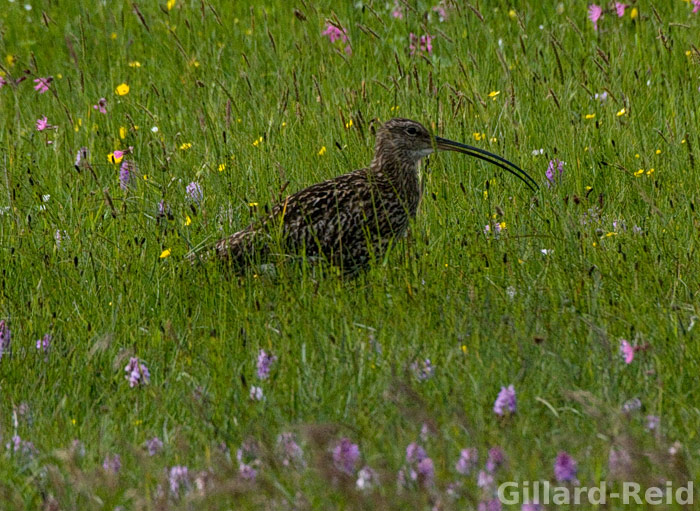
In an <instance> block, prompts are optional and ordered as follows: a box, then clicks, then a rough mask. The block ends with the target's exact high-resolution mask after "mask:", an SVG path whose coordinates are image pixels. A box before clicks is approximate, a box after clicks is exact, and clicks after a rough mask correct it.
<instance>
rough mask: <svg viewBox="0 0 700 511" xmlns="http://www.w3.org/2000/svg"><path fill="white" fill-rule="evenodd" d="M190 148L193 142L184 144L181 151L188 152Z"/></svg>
mask: <svg viewBox="0 0 700 511" xmlns="http://www.w3.org/2000/svg"><path fill="white" fill-rule="evenodd" d="M190 147H192V143H191V142H184V143H183V144H182V145H180V151H187V150H188V149H189V148H190Z"/></svg>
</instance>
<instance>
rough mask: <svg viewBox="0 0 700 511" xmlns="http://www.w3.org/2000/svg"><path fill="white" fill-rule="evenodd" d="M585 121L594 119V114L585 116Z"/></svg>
mask: <svg viewBox="0 0 700 511" xmlns="http://www.w3.org/2000/svg"><path fill="white" fill-rule="evenodd" d="M586 119H595V114H586Z"/></svg>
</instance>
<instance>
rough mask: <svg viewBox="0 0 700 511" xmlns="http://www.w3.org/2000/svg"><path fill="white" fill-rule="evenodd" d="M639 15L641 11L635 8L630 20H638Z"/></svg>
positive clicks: (631, 12)
mask: <svg viewBox="0 0 700 511" xmlns="http://www.w3.org/2000/svg"><path fill="white" fill-rule="evenodd" d="M638 15H639V11H638V10H637V8H636V7H633V8H632V10H631V11H630V18H632V19H633V20H636V19H637V16H638Z"/></svg>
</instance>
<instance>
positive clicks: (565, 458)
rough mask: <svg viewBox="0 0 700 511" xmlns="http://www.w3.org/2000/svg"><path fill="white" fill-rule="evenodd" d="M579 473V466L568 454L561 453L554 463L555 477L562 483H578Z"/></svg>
mask: <svg viewBox="0 0 700 511" xmlns="http://www.w3.org/2000/svg"><path fill="white" fill-rule="evenodd" d="M577 473H578V464H577V463H576V460H574V459H573V458H572V457H571V456H569V454H568V453H566V452H565V451H560V452H559V454H557V458H556V460H555V461H554V477H555V478H556V479H557V481H559V482H560V483H563V482H571V483H574V484H577V483H578V480H577V479H576V474H577Z"/></svg>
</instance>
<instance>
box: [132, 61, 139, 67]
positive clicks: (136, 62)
mask: <svg viewBox="0 0 700 511" xmlns="http://www.w3.org/2000/svg"><path fill="white" fill-rule="evenodd" d="M129 67H141V62H139V61H138V60H132V61H131V62H129Z"/></svg>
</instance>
